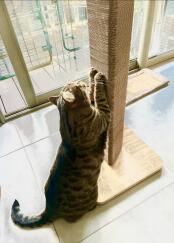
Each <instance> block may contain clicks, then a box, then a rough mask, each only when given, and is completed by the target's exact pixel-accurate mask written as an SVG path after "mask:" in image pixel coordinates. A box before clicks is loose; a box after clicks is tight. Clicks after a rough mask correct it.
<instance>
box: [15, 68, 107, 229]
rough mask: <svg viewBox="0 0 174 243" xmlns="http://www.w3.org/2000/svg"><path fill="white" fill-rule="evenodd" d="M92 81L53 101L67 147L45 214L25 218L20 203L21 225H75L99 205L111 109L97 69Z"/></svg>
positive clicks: (56, 165)
mask: <svg viewBox="0 0 174 243" xmlns="http://www.w3.org/2000/svg"><path fill="white" fill-rule="evenodd" d="M89 79H90V90H89V89H88V88H87V86H86V84H85V83H83V82H73V83H70V84H68V85H66V86H65V87H64V88H63V90H62V91H61V93H60V95H59V96H54V97H50V101H51V102H52V103H54V104H55V105H56V106H57V107H58V110H59V113H60V133H61V137H62V143H61V145H60V147H59V149H58V153H57V156H56V159H55V163H54V165H53V167H52V169H51V172H50V176H49V178H48V181H47V183H46V186H45V196H46V209H45V211H44V212H43V213H42V214H41V215H39V216H36V217H31V218H29V217H27V216H24V215H23V214H21V212H20V207H19V203H18V201H17V200H15V202H14V203H13V206H12V212H11V216H12V219H13V221H14V223H15V224H17V225H20V226H21V227H39V226H42V225H44V224H46V223H50V222H53V221H54V220H56V219H57V218H64V219H65V220H67V221H69V222H74V221H76V220H77V219H79V218H80V217H81V216H82V215H84V214H85V213H87V212H89V211H90V210H92V209H94V208H95V207H96V203H97V197H98V187H97V180H98V176H99V173H100V168H101V163H102V161H103V158H104V149H105V146H106V139H107V130H108V125H109V121H110V109H109V105H108V102H107V95H106V78H105V76H104V75H103V74H101V73H98V72H97V70H96V69H94V68H92V69H91V71H90V76H89ZM88 91H89V94H88Z"/></svg>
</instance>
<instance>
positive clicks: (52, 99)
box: [48, 96, 59, 105]
mask: <svg viewBox="0 0 174 243" xmlns="http://www.w3.org/2000/svg"><path fill="white" fill-rule="evenodd" d="M58 98H59V96H51V97H49V98H48V100H49V101H50V102H51V103H52V104H54V105H57V100H58Z"/></svg>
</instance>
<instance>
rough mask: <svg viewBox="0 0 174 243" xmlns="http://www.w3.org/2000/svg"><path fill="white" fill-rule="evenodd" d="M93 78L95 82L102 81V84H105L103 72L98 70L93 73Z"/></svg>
mask: <svg viewBox="0 0 174 243" xmlns="http://www.w3.org/2000/svg"><path fill="white" fill-rule="evenodd" d="M94 79H95V82H96V83H102V84H105V83H106V77H105V75H104V74H103V73H101V72H99V73H97V74H96V75H95V77H94Z"/></svg>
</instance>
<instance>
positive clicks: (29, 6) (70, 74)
mask: <svg viewBox="0 0 174 243" xmlns="http://www.w3.org/2000/svg"><path fill="white" fill-rule="evenodd" d="M6 5H7V8H8V11H9V14H10V18H11V20H12V23H13V26H14V29H15V32H16V36H17V38H18V41H19V45H20V47H21V50H22V53H23V56H24V59H25V62H26V65H27V68H28V70H29V73H30V76H31V79H32V83H33V86H34V89H35V92H36V94H40V93H45V92H48V91H50V90H53V89H56V88H58V87H62V86H63V85H64V84H65V83H66V82H68V81H73V80H76V79H80V78H82V77H84V76H85V75H86V73H87V71H88V69H89V66H90V60H89V41H88V25H87V10H86V1H59V0H44V1H42V0H32V1H23V0H18V1H12V0H7V1H6Z"/></svg>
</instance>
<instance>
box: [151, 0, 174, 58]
mask: <svg viewBox="0 0 174 243" xmlns="http://www.w3.org/2000/svg"><path fill="white" fill-rule="evenodd" d="M157 5H158V6H157V9H156V16H155V17H156V18H155V23H154V27H153V32H152V33H153V35H152V40H151V48H150V52H149V57H152V56H156V55H159V54H162V53H165V52H167V51H170V50H173V49H174V1H173V0H158V4H157Z"/></svg>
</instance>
